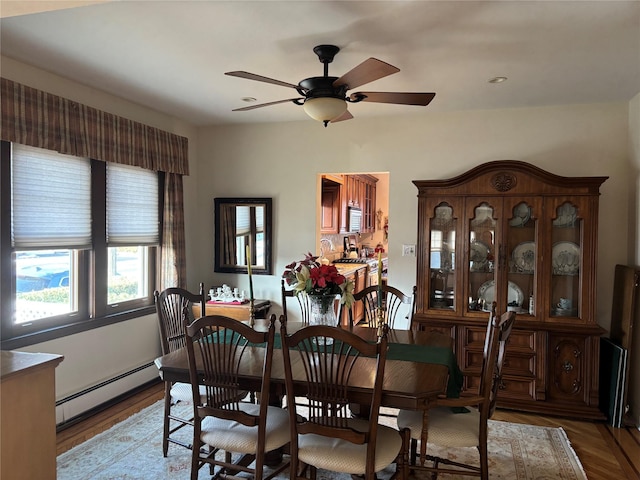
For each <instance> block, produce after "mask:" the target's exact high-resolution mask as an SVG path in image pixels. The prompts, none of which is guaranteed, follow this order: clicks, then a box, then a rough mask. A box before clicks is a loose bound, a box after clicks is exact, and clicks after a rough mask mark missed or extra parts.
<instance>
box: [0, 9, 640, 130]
mask: <svg viewBox="0 0 640 480" xmlns="http://www.w3.org/2000/svg"><path fill="white" fill-rule="evenodd" d="M82 4H91V5H88V6H77V5H82ZM54 6H55V7H54ZM69 6H71V7H75V8H65V7H69ZM52 8H58V10H53V11H52ZM28 12H40V13H30V14H28ZM0 13H1V16H2V17H3V18H2V19H1V20H0V52H1V53H2V55H4V56H7V57H10V58H14V59H16V60H19V61H21V62H24V63H27V64H30V65H34V66H37V67H40V68H42V69H44V70H47V71H50V72H53V73H56V74H58V75H61V76H63V77H68V78H71V79H73V80H75V81H77V82H80V83H83V84H86V85H89V86H91V87H95V88H97V89H100V90H103V91H106V92H108V93H111V94H114V95H117V96H119V97H123V98H125V99H127V100H131V101H134V102H137V103H139V104H142V105H146V106H148V107H151V108H154V109H156V110H159V111H161V112H165V113H167V114H170V115H174V116H176V117H180V118H183V119H186V120H188V121H190V122H192V123H194V124H195V125H214V124H221V123H239V122H277V121H293V120H303V119H307V118H308V117H306V115H305V114H304V112H303V110H302V108H301V107H299V106H297V105H294V104H292V103H284V104H280V105H275V106H270V107H265V108H261V109H256V110H251V111H246V112H232V111H231V110H232V109H234V108H240V107H245V106H248V104H247V103H245V102H243V100H242V98H243V97H255V98H256V99H257V102H258V103H266V102H271V101H276V100H281V99H286V98H291V97H296V96H298V95H297V94H296V92H295V90H293V89H291V88H286V87H282V86H277V85H271V84H266V83H261V82H256V81H250V80H245V79H241V78H233V77H229V76H226V75H224V72H226V71H231V70H246V71H249V72H252V73H256V74H259V75H263V76H266V77H270V78H275V79H277V80H282V81H285V82H288V83H293V84H296V83H298V82H299V81H300V80H302V79H304V78H307V77H311V76H321V75H322V68H323V67H322V64H321V63H320V62H319V61H318V58H317V57H316V55H315V54H314V53H313V51H312V49H313V47H314V46H316V45H318V44H323V43H330V44H335V45H338V46H339V47H340V48H341V52H340V53H338V55H337V56H336V58H335V60H334V62H333V63H332V64H330V66H329V75H332V76H338V77H339V76H340V75H342V74H343V73H345V72H347V71H348V70H350V69H351V68H353V67H354V66H355V65H357V64H359V63H360V62H362V61H364V60H365V59H367V58H369V57H375V58H378V59H380V60H383V61H385V62H388V63H391V64H392V65H395V66H396V67H398V68H400V72H399V73H396V74H394V75H391V76H389V77H386V78H383V79H380V80H377V81H375V82H372V83H370V84H367V85H366V86H364V87H359V88H358V89H357V90H369V91H400V92H402V91H408V92H411V91H413V92H436V97H435V99H434V100H433V102H432V103H431V104H430V105H429V106H427V107H416V106H400V105H385V104H373V103H359V104H353V105H350V107H349V110H350V112H351V113H352V114H353V116H354V117H355V120H352V121H357V118H358V117H364V116H372V115H397V114H403V115H404V114H425V113H428V112H443V111H451V110H469V109H494V108H517V107H532V106H544V105H556V104H574V103H598V102H626V101H629V100H630V99H631V98H632V97H633V96H634V95H636V94H637V93H638V92H640V1H637V0H634V1H613V0H600V1H496V2H493V1H452V0H451V1H427V0H422V1H338V2H331V1H319V0H317V1H269V0H263V1H238V0H236V1H211V0H201V1H154V0H147V1H129V0H122V1H102V2H90V1H76V2H63V1H59V2H51V1H49V2H28V1H27V2H25V1H20V2H14V1H9V0H2V1H1V3H0ZM496 76H506V77H508V80H507V81H506V82H504V83H501V84H491V83H488V80H489V79H490V78H492V77H496ZM350 93H352V92H350ZM336 127H337V125H336Z"/></svg>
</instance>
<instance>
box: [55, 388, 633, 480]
mask: <svg viewBox="0 0 640 480" xmlns="http://www.w3.org/2000/svg"><path fill="white" fill-rule="evenodd" d="M163 395H164V388H163V384H162V383H158V384H155V385H153V386H151V387H149V388H148V389H146V390H144V391H142V392H140V393H137V394H136V395H134V396H133V397H131V398H129V399H126V400H124V401H122V402H120V403H118V404H117V405H114V406H113V407H110V408H109V409H107V410H105V411H103V412H101V413H98V414H96V415H94V416H92V417H90V418H88V419H87V420H83V421H82V422H79V423H77V424H75V425H72V426H70V427H68V428H66V429H64V430H62V431H60V432H59V433H58V435H57V452H58V455H60V454H61V453H63V452H65V451H67V450H69V449H70V448H72V447H74V446H76V445H79V444H80V443H82V442H84V441H86V440H88V439H89V438H91V437H93V436H94V435H96V434H98V433H100V432H102V431H104V430H107V429H108V428H110V427H112V426H113V425H115V424H116V423H118V422H121V421H122V420H124V419H126V418H127V417H129V416H131V415H133V414H134V413H137V412H139V411H140V410H142V409H143V408H145V407H147V406H149V405H151V404H152V403H154V402H156V401H158V400H161V399H162V398H163ZM493 419H494V420H501V421H505V422H514V423H527V424H530V425H540V426H546V427H562V428H563V429H564V431H565V432H566V433H567V436H568V437H569V441H570V442H571V445H572V446H573V449H574V450H575V451H576V453H577V455H578V458H580V462H581V463H582V466H583V467H584V470H585V472H586V474H587V478H588V479H589V480H612V479H616V480H617V479H628V480H640V431H638V429H636V428H612V427H610V426H608V425H606V424H604V423H599V422H582V421H578V420H569V419H564V418H557V417H545V416H541V415H533V414H525V413H519V412H511V411H507V410H498V411H497V412H496V413H495V414H494V416H493Z"/></svg>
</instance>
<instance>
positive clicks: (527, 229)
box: [501, 197, 543, 321]
mask: <svg viewBox="0 0 640 480" xmlns="http://www.w3.org/2000/svg"><path fill="white" fill-rule="evenodd" d="M542 208H543V207H542V199H541V198H540V197H534V198H528V199H520V198H516V197H514V198H505V201H504V212H505V215H506V218H505V220H506V229H505V230H506V237H505V239H504V240H503V242H502V245H503V248H502V251H501V254H502V258H501V265H502V266H504V267H505V270H506V273H507V282H508V283H507V286H508V287H507V288H509V291H510V292H511V297H509V296H508V297H507V300H508V306H509V308H510V309H512V310H515V311H516V312H517V314H518V317H519V319H520V321H523V320H525V319H532V318H530V317H529V315H531V316H534V315H535V311H536V308H535V300H536V299H537V297H538V290H539V288H540V286H539V285H537V282H538V280H539V279H540V278H542V276H541V275H539V271H540V265H539V264H540V262H539V258H540V249H539V242H538V238H539V236H540V229H539V219H540V218H542V214H543V210H542ZM514 291H515V295H514V293H513V292H514ZM514 296H515V297H516V298H513V297H514ZM520 296H522V298H519V297H520Z"/></svg>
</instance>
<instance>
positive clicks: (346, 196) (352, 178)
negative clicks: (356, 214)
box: [340, 174, 378, 233]
mask: <svg viewBox="0 0 640 480" xmlns="http://www.w3.org/2000/svg"><path fill="white" fill-rule="evenodd" d="M343 178H344V183H343V186H342V202H341V203H342V208H341V214H342V219H341V221H340V233H348V232H350V225H349V224H348V223H349V222H348V218H349V216H348V215H347V212H348V209H349V208H350V207H355V208H359V209H361V210H362V222H361V229H360V233H373V232H375V213H376V182H377V181H378V179H377V178H376V177H374V176H373V175H368V174H359V175H344V177H343Z"/></svg>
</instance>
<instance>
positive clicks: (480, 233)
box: [467, 202, 499, 312]
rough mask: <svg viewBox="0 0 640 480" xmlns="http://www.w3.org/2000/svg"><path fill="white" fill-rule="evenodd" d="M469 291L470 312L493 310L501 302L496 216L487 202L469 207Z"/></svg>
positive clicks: (468, 305)
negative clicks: (493, 305) (495, 302)
mask: <svg viewBox="0 0 640 480" xmlns="http://www.w3.org/2000/svg"><path fill="white" fill-rule="evenodd" d="M468 210H470V211H468V215H467V218H469V228H468V232H469V234H468V241H469V243H468V246H469V250H468V251H469V256H468V259H467V261H468V272H469V273H468V275H469V276H468V293H469V301H468V302H467V311H468V312H472V311H490V310H491V304H492V303H493V301H494V300H495V301H498V297H499V292H498V291H497V290H496V278H495V274H496V273H495V272H496V256H497V248H496V245H497V236H496V235H497V233H498V232H497V230H496V228H497V225H498V221H497V215H496V212H494V208H493V207H492V206H491V205H490V204H489V203H487V202H481V203H480V204H478V205H476V206H473V205H472V206H471V208H470V209H468Z"/></svg>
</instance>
